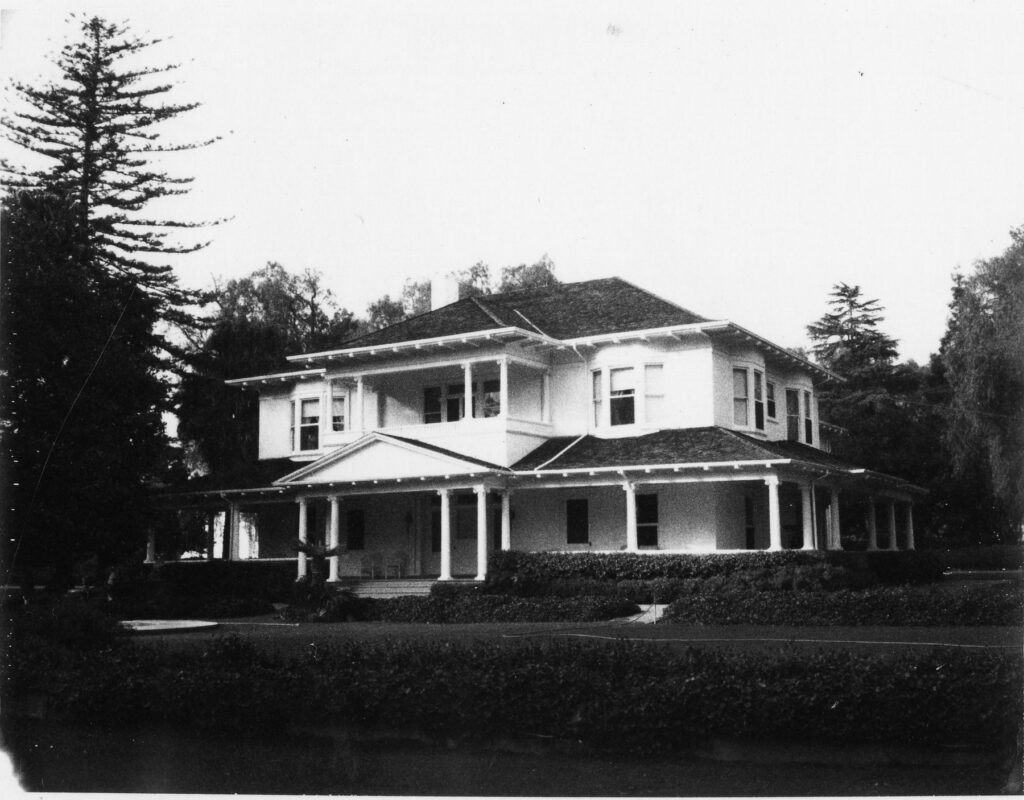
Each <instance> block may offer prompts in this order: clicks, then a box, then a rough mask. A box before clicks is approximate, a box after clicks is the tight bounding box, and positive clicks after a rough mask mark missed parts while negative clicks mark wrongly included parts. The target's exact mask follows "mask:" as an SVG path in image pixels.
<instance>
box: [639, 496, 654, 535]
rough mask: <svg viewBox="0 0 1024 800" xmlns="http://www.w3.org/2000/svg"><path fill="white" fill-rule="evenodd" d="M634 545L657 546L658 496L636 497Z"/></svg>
mask: <svg viewBox="0 0 1024 800" xmlns="http://www.w3.org/2000/svg"><path fill="white" fill-rule="evenodd" d="M636 543H637V545H638V546H639V547H657V546H658V495H656V494H638V495H637V496H636Z"/></svg>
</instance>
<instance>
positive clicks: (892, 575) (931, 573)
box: [867, 550, 946, 584]
mask: <svg viewBox="0 0 1024 800" xmlns="http://www.w3.org/2000/svg"><path fill="white" fill-rule="evenodd" d="M867 565H868V569H870V570H871V571H872V572H874V573H875V574H876V575H877V576H878V577H879V579H880V580H881V581H882V583H889V584H903V583H935V582H936V581H938V580H940V579H941V578H942V573H943V572H945V570H946V564H945V560H944V559H943V558H942V556H941V554H940V553H938V552H936V551H934V550H898V551H894V552H886V551H884V550H879V551H876V552H870V553H867Z"/></svg>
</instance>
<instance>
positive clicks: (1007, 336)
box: [0, 16, 1024, 585]
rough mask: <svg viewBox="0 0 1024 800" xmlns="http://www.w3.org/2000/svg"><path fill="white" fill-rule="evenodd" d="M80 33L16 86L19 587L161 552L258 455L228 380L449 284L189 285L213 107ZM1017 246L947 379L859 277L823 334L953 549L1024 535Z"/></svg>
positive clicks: (13, 214)
mask: <svg viewBox="0 0 1024 800" xmlns="http://www.w3.org/2000/svg"><path fill="white" fill-rule="evenodd" d="M78 23H79V25H80V36H79V37H78V39H77V40H76V41H73V42H70V43H69V44H67V45H66V46H64V47H63V49H62V50H61V51H60V53H59V54H58V55H57V57H56V65H57V68H58V73H59V78H58V79H57V80H55V81H53V82H50V83H47V84H45V85H43V86H41V87H36V86H30V85H27V84H22V83H17V82H15V83H13V84H12V90H13V93H14V95H15V96H16V97H17V98H18V99H19V105H18V107H17V109H16V110H13V111H11V112H10V113H9V115H8V116H6V117H4V118H3V119H2V120H0V125H2V127H3V129H4V131H5V135H6V137H7V138H8V139H9V140H10V141H12V142H13V143H15V144H17V145H19V146H21V147H22V148H24V149H25V150H26V151H28V152H29V153H31V154H32V155H33V157H34V158H35V160H36V162H37V163H43V164H45V166H42V167H38V168H27V167H20V166H17V165H10V164H6V163H5V164H4V165H3V170H4V172H5V173H6V193H5V195H4V197H3V205H2V221H0V226H2V237H3V240H2V249H3V259H4V265H3V272H2V277H0V310H2V314H0V341H2V343H3V359H4V361H3V365H2V370H0V380H2V424H0V440H2V443H3V451H2V462H0V466H2V469H3V480H4V487H5V492H6V497H5V502H4V503H3V505H2V509H3V511H2V514H3V519H2V521H3V530H4V532H5V536H4V537H3V543H2V544H3V547H4V565H5V573H4V580H5V582H6V581H8V580H9V579H10V578H11V571H12V568H13V567H15V566H17V567H20V569H21V577H22V579H23V582H25V583H27V584H29V585H31V584H32V583H33V575H34V574H35V573H36V572H37V570H39V569H40V568H43V567H47V568H51V569H52V572H53V581H54V583H56V584H58V585H59V584H67V583H68V582H69V581H70V580H71V568H72V566H73V565H74V564H75V563H76V562H79V561H81V560H82V559H83V558H85V557H87V556H93V557H96V558H98V559H99V560H100V561H101V562H103V563H112V562H114V561H116V560H118V559H122V558H125V557H126V556H127V555H128V554H129V553H130V552H132V551H133V550H137V549H138V548H140V547H141V546H142V543H143V541H144V528H145V525H146V524H147V521H148V520H149V519H151V517H152V497H153V495H152V492H151V491H150V490H151V488H152V487H153V486H154V485H157V484H160V483H165V482H167V481H172V480H175V479H179V478H181V477H182V476H184V475H185V474H186V472H187V471H188V469H189V468H201V469H218V470H219V469H225V468H228V467H230V466H231V465H232V464H235V463H238V462H239V461H241V460H245V459H252V458H255V454H256V439H255V437H256V424H255V420H256V415H255V399H254V397H253V396H252V394H251V393H246V392H238V391H235V390H228V389H227V388H226V387H225V386H224V385H223V381H224V379H225V378H230V377H239V376H241V375H246V374H250V375H251V374H259V373H261V372H270V371H274V370H276V369H279V368H280V367H281V366H282V364H283V363H284V358H285V356H287V355H290V354H293V353H298V352H301V351H304V350H315V349H323V348H327V347H336V346H339V345H340V344H341V343H342V342H343V341H345V340H348V339H351V338H353V337H354V336H356V335H358V334H359V333H360V332H363V331H368V330H373V329H376V328H379V327H382V326H385V325H388V324H393V323H395V322H397V321H400V320H402V319H405V318H407V317H409V316H413V315H416V314H419V313H423V312H424V311H426V310H427V309H428V308H429V304H430V300H429V282H428V281H426V280H423V279H409V280H407V281H406V283H405V285H404V287H403V289H402V292H401V294H400V295H399V296H398V297H396V298H392V297H391V296H389V295H385V296H383V297H381V298H380V299H379V300H377V301H375V302H374V303H371V304H370V306H369V308H368V309H367V311H366V314H365V316H363V317H358V316H357V315H356V314H354V313H353V312H351V311H349V310H346V309H345V308H343V307H342V305H341V303H340V302H339V300H338V299H337V298H335V297H334V296H333V295H332V293H331V292H330V291H328V290H326V289H325V288H324V287H323V283H322V277H321V275H320V274H319V273H316V272H314V271H306V272H304V273H302V274H297V275H296V274H291V273H289V272H288V271H287V270H286V269H284V268H283V267H282V266H281V265H278V264H273V263H270V264H267V265H266V266H265V267H263V268H260V269H258V270H256V271H255V272H253V273H252V274H250V275H248V276H246V277H244V278H239V279H234V280H230V281H226V282H221V283H218V284H217V285H215V286H214V287H213V288H212V290H210V291H206V292H201V291H195V290H191V289H188V288H185V287H182V286H180V285H179V283H178V280H177V277H176V275H175V272H174V267H173V263H171V261H172V260H173V257H177V256H180V255H185V254H188V253H190V252H193V251H195V250H197V249H199V248H201V247H203V246H204V242H202V241H181V240H180V238H179V236H178V235H179V234H185V235H186V238H187V235H188V234H189V233H191V232H194V231H196V230H197V229H199V228H201V227H203V226H204V225H206V224H209V223H207V222H203V221H187V220H180V219H165V218H161V217H159V216H155V215H154V214H153V212H152V207H153V204H154V202H155V201H158V200H159V199H160V198H162V197H167V196H172V195H177V194H181V193H184V192H186V191H187V190H188V187H189V184H190V182H191V178H188V177H183V176H180V175H176V174H173V173H171V172H168V171H165V170H164V168H163V164H164V163H165V161H168V160H170V159H173V158H174V155H175V154H178V153H181V152H188V151H189V150H191V149H194V148H196V147H202V146H205V145H208V144H211V143H213V142H214V141H216V138H215V137H212V138H209V139H205V140H201V141H195V142H170V143H168V142H165V141H163V140H162V139H161V136H160V126H161V123H164V122H166V121H168V120H171V119H173V118H174V117H177V116H179V115H181V114H186V113H188V112H189V111H191V110H193V109H194V108H196V104H193V103H176V102H171V101H169V100H168V99H167V97H166V96H167V94H168V93H169V92H171V91H172V89H173V88H174V85H173V83H171V82H168V78H167V76H168V75H169V74H172V73H173V71H174V69H175V65H173V64H170V65H161V66H146V65H145V64H140V63H139V61H138V59H139V57H140V56H149V49H150V48H152V47H154V46H156V45H158V44H159V42H160V40H159V39H140V38H138V37H136V36H135V35H134V34H132V32H131V31H130V30H129V29H128V28H127V27H126V26H124V25H119V24H114V23H110V22H107V21H105V20H103V19H100V18H97V17H87V16H84V17H79V18H78ZM1011 237H1012V242H1011V245H1010V246H1009V248H1008V249H1007V250H1006V252H1005V253H1003V254H1002V255H1000V256H997V257H994V258H991V259H988V260H986V261H981V262H979V263H978V264H977V265H976V266H975V269H974V271H973V273H972V274H970V275H967V276H958V277H956V278H955V279H954V285H953V292H952V300H951V303H950V318H949V326H948V330H947V332H946V334H945V336H944V337H943V340H942V342H941V345H940V348H939V352H938V353H937V354H935V355H934V356H932V358H931V360H930V362H929V364H928V365H926V366H921V365H917V364H915V363H914V362H906V363H898V362H897V360H896V357H897V350H896V342H895V341H893V340H892V339H891V338H889V337H888V336H886V335H885V334H884V333H882V332H881V331H880V330H879V323H880V322H881V321H882V319H881V313H880V312H881V309H880V307H879V305H878V304H877V302H876V301H868V300H865V299H864V298H863V297H862V296H861V293H860V290H859V289H858V288H857V287H848V286H845V285H843V284H840V285H839V286H837V287H836V292H835V294H834V295H833V297H832V300H831V301H830V305H831V310H830V311H829V312H828V313H827V314H826V315H825V316H823V317H822V319H821V320H819V321H818V322H816V323H814V324H813V325H811V326H810V328H809V334H810V336H811V338H812V341H813V342H814V352H815V356H816V357H817V358H818V359H819V360H820V361H821V363H823V364H824V365H825V366H828V367H830V368H833V369H835V370H836V371H837V372H840V373H844V374H846V375H847V376H848V377H849V380H848V381H847V382H846V383H836V384H834V385H829V386H826V387H825V392H824V393H823V395H822V398H821V404H822V411H823V418H825V419H829V420H831V421H833V422H835V423H837V424H839V425H842V426H844V427H845V428H847V429H848V431H849V435H848V436H847V437H845V438H842V439H841V440H840V442H839V445H838V447H839V450H840V453H839V454H840V455H843V456H845V457H847V458H849V459H850V460H852V461H855V462H857V463H860V464H863V465H865V466H868V467H871V468H873V469H878V470H880V471H883V472H891V473H894V474H897V475H900V476H903V477H906V478H907V479H909V480H911V481H912V482H914V483H917V484H919V485H922V486H924V487H926V488H928V489H929V490H930V491H931V494H930V496H929V501H928V504H927V514H928V527H930V528H931V529H932V530H934V531H936V532H941V533H942V534H943V535H945V536H947V537H949V538H951V539H956V538H959V539H962V540H972V541H973V540H985V539H993V538H1007V537H1016V536H1017V535H1019V526H1020V521H1021V519H1022V512H1024V501H1022V497H1024V487H1022V464H1021V459H1022V457H1024V455H1022V454H1024V446H1022V445H1024V442H1022V441H1021V439H1022V436H1024V434H1022V430H1024V425H1022V422H1024V420H1022V419H1021V415H1022V413H1024V412H1022V408H1024V403H1022V400H1024V397H1022V395H1024V389H1022V386H1024V376H1022V370H1024V360H1022V358H1021V354H1022V353H1024V327H1022V326H1024V279H1022V275H1024V228H1022V229H1018V230H1016V231H1014V232H1012V234H1011ZM453 274H454V275H455V277H456V278H457V279H458V280H459V283H460V294H461V296H469V295H474V294H476V295H479V294H488V293H493V292H504V291H510V290H513V289H518V288H532V287H541V286H547V285H551V284H555V283H557V282H558V279H557V277H556V276H555V268H554V264H553V263H552V261H551V260H550V259H549V258H548V257H547V256H544V257H542V258H541V259H540V260H538V261H537V262H536V263H534V264H520V265H516V266H506V267H503V268H501V269H500V270H499V271H498V272H497V274H492V272H491V269H490V268H489V267H488V266H487V265H485V264H483V263H477V264H474V265H472V266H470V267H468V268H465V269H463V270H461V271H457V272H455V273H453ZM204 307H205V309H206V310H205V311H204ZM170 414H176V415H177V417H178V419H179V427H178V434H179V439H180V444H179V443H177V442H174V441H172V440H171V438H170V437H169V436H168V434H167V427H166V420H167V418H168V415H170ZM182 446H183V447H182Z"/></svg>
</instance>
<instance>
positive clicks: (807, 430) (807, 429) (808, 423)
mask: <svg viewBox="0 0 1024 800" xmlns="http://www.w3.org/2000/svg"><path fill="white" fill-rule="evenodd" d="M804 441H805V442H807V444H814V421H813V420H812V419H811V393H810V392H808V391H805V392H804Z"/></svg>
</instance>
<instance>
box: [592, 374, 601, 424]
mask: <svg viewBox="0 0 1024 800" xmlns="http://www.w3.org/2000/svg"><path fill="white" fill-rule="evenodd" d="M590 379H591V382H592V387H593V392H592V395H593V398H594V425H595V426H596V425H600V424H601V422H602V420H601V410H602V408H603V403H604V392H603V391H602V390H601V370H599V369H595V370H594V371H593V372H591V373H590Z"/></svg>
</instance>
